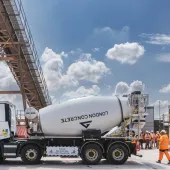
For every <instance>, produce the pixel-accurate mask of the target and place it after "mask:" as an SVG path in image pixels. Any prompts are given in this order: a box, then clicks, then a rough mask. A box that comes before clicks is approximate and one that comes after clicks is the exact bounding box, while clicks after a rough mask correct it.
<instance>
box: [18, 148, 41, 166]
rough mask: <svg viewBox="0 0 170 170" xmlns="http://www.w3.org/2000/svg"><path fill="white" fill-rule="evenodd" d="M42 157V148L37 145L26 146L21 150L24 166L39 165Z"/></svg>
mask: <svg viewBox="0 0 170 170" xmlns="http://www.w3.org/2000/svg"><path fill="white" fill-rule="evenodd" d="M41 157H42V154H41V151H40V148H39V147H38V146H36V145H26V146H24V147H23V148H22V149H21V159H22V161H23V162H24V164H38V163H40V160H41Z"/></svg>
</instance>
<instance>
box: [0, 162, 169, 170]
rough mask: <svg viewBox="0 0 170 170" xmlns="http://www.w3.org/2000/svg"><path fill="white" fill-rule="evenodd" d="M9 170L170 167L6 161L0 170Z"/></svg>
mask: <svg viewBox="0 0 170 170" xmlns="http://www.w3.org/2000/svg"><path fill="white" fill-rule="evenodd" d="M1 167H2V170H9V169H12V168H13V169H14V170H17V167H18V168H22V167H23V168H24V169H48V168H50V169H52V168H55V169H89V168H91V169H170V166H168V165H164V164H154V163H149V162H140V163H138V162H137V161H127V162H126V163H125V164H124V165H110V164H108V162H107V161H106V160H103V161H101V163H100V164H98V165H89V166H88V165H84V164H83V163H82V161H79V160H78V161H72V162H71V161H66V160H64V161H60V160H57V161H54V160H53V161H51V160H47V161H41V163H40V164H38V165H24V164H23V163H22V162H21V161H8V160H7V161H5V162H4V163H3V164H1V165H0V169H1Z"/></svg>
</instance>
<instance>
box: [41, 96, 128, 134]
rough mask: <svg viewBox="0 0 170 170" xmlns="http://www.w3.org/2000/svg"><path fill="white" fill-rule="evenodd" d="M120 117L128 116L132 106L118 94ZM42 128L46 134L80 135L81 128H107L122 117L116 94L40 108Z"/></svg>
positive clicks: (118, 121) (117, 122) (115, 124)
mask: <svg viewBox="0 0 170 170" xmlns="http://www.w3.org/2000/svg"><path fill="white" fill-rule="evenodd" d="M120 100H121V103H122V109H123V118H128V117H129V115H130V112H131V107H130V106H129V103H128V98H127V97H122V98H120ZM39 116H40V123H41V129H42V131H43V133H44V135H46V136H81V135H82V130H86V129H100V130H101V131H102V133H103V132H106V131H108V130H110V129H111V128H113V127H114V126H117V125H119V124H120V122H121V121H122V113H121V107H120V103H119V100H118V98H117V97H116V96H111V97H108V96H106V97H103V96H92V97H83V98H78V99H74V100H70V101H67V102H63V103H61V104H54V105H51V106H48V107H45V108H42V109H40V111H39Z"/></svg>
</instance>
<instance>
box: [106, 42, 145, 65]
mask: <svg viewBox="0 0 170 170" xmlns="http://www.w3.org/2000/svg"><path fill="white" fill-rule="evenodd" d="M144 52H145V49H144V47H143V46H141V45H139V44H138V43H136V42H133V43H129V42H126V43H124V44H115V45H114V47H113V48H110V49H109V50H108V51H107V53H106V56H107V57H108V58H109V59H111V60H117V61H119V62H121V63H128V64H135V63H136V62H137V60H138V59H139V58H140V57H141V56H142V55H143V54H144Z"/></svg>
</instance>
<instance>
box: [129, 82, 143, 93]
mask: <svg viewBox="0 0 170 170" xmlns="http://www.w3.org/2000/svg"><path fill="white" fill-rule="evenodd" d="M144 88H145V85H144V84H143V82H142V81H138V80H136V81H134V82H132V83H131V84H130V91H131V92H133V91H141V92H143V91H144Z"/></svg>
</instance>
